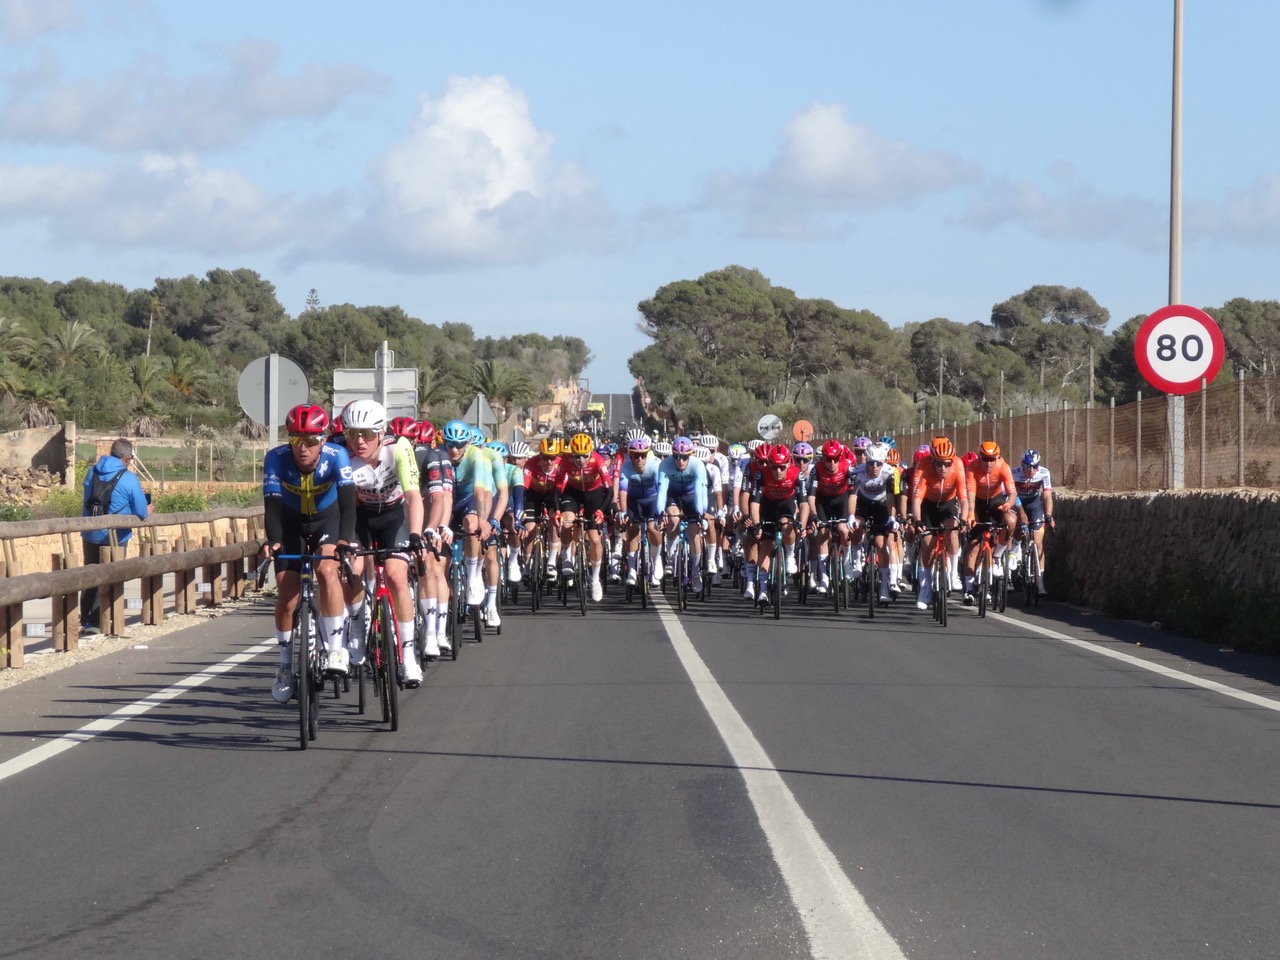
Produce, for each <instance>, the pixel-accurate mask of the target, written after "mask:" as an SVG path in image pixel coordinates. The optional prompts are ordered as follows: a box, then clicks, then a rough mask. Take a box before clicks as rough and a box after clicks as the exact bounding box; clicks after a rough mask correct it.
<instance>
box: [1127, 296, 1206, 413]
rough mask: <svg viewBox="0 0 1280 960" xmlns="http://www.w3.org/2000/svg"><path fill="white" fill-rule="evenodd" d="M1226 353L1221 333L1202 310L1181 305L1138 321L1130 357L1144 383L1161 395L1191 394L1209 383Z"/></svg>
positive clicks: (1173, 305)
mask: <svg viewBox="0 0 1280 960" xmlns="http://www.w3.org/2000/svg"><path fill="white" fill-rule="evenodd" d="M1225 353H1226V349H1225V344H1224V343H1223V340H1222V331H1221V330H1219V329H1218V325H1217V324H1216V323H1215V322H1214V320H1213V317H1211V316H1209V315H1208V314H1207V313H1205V312H1204V311H1203V310H1198V309H1196V308H1195V307H1188V306H1185V305H1183V304H1177V303H1175V304H1171V305H1170V306H1167V307H1161V308H1160V309H1159V310H1157V311H1155V313H1153V314H1151V315H1150V316H1148V317H1147V319H1146V320H1144V321H1142V326H1140V327H1139V328H1138V335H1137V336H1136V337H1135V338H1134V341H1133V357H1134V360H1136V361H1137V364H1138V369H1139V370H1140V371H1141V372H1142V375H1143V376H1144V377H1145V378H1146V380H1147V383H1149V384H1151V385H1152V386H1153V387H1155V388H1156V389H1157V390H1163V391H1164V392H1165V393H1174V394H1181V393H1191V392H1192V391H1194V390H1198V389H1200V380H1201V379H1202V378H1203V379H1204V381H1205V383H1212V382H1213V378H1214V377H1216V376H1217V375H1218V371H1219V370H1220V369H1221V368H1222V358H1223V356H1224V354H1225Z"/></svg>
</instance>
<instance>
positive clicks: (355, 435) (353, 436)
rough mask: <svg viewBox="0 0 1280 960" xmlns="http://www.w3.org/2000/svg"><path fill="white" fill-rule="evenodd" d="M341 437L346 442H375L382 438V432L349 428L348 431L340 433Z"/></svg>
mask: <svg viewBox="0 0 1280 960" xmlns="http://www.w3.org/2000/svg"><path fill="white" fill-rule="evenodd" d="M342 435H343V436H344V437H346V438H347V439H348V440H377V439H378V438H379V437H381V436H382V431H381V430H369V429H365V428H361V429H358V430H357V429H356V428H355V427H349V428H348V429H346V430H343V431H342Z"/></svg>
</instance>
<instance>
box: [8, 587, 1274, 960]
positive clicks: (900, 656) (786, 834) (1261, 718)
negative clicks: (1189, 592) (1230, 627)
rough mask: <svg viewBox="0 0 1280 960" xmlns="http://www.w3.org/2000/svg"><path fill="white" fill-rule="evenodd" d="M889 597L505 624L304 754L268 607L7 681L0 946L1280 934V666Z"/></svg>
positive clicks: (54, 954)
mask: <svg viewBox="0 0 1280 960" xmlns="http://www.w3.org/2000/svg"><path fill="white" fill-rule="evenodd" d="M905 607H906V604H899V605H898V606H897V607H895V608H894V609H892V610H889V611H885V612H883V613H882V615H881V616H880V617H878V618H877V619H876V620H875V622H874V624H873V625H872V624H868V623H867V622H866V620H865V618H864V616H863V615H855V614H853V613H850V614H848V615H846V616H843V617H840V618H837V617H836V616H835V615H834V614H832V613H830V612H829V611H828V609H827V608H826V607H825V606H818V605H816V604H815V605H812V606H810V607H808V608H800V607H798V606H795V605H791V606H788V607H787V608H786V610H785V615H786V616H785V619H784V620H783V621H782V622H781V623H780V624H777V623H775V622H774V621H773V620H772V619H767V618H763V617H759V616H755V615H753V614H751V613H750V612H749V611H747V610H746V609H745V608H744V606H743V605H742V604H741V603H740V602H739V601H736V600H734V599H731V598H730V597H729V596H728V595H727V592H721V593H720V594H718V595H717V596H716V597H714V598H713V599H711V600H710V601H708V602H706V603H704V604H695V606H694V608H693V609H692V610H691V611H690V612H689V613H687V614H682V615H679V616H676V615H675V614H674V613H671V612H670V611H669V608H664V610H662V611H655V610H653V609H650V610H649V611H646V612H642V611H640V610H638V609H634V608H632V607H629V606H628V605H626V604H625V603H624V602H622V600H621V599H620V598H619V597H618V596H617V595H616V593H611V594H610V595H608V596H606V599H605V601H604V602H603V603H602V604H600V605H598V606H595V607H593V608H592V609H591V611H590V615H589V616H588V617H587V618H585V619H584V618H582V617H580V616H578V615H576V614H574V613H572V612H559V611H557V610H556V609H555V608H554V607H551V608H544V611H543V612H542V613H540V614H538V615H537V616H534V615H532V614H530V613H528V612H527V611H524V610H521V611H515V612H509V613H508V616H507V618H506V622H505V624H504V629H503V633H502V635H501V636H494V635H490V636H489V637H488V638H487V639H486V640H485V642H484V643H482V644H479V645H476V644H469V645H468V646H467V647H466V649H465V650H464V651H463V655H462V656H461V657H460V659H459V661H458V662H457V663H441V664H435V665H433V666H432V668H431V669H430V670H429V671H428V681H427V683H426V685H425V686H424V687H423V688H422V689H421V690H418V691H411V692H407V693H406V694H404V696H403V699H402V703H403V705H404V720H403V723H402V728H401V730H400V731H399V732H397V733H391V732H389V731H387V730H385V729H383V727H382V725H381V724H377V723H375V722H373V721H372V720H371V719H368V718H364V717H359V716H357V715H356V712H355V707H354V704H353V703H352V702H350V699H351V698H347V699H344V700H342V701H326V702H324V703H323V704H322V706H323V707H324V710H323V713H322V717H321V730H320V737H319V739H318V740H317V741H316V742H315V744H314V745H313V747H312V749H309V750H307V751H305V752H303V751H299V750H297V749H296V741H295V732H296V722H295V715H294V714H293V713H292V712H291V711H290V710H289V709H288V708H284V707H280V706H277V705H276V704H274V703H272V702H271V701H270V698H269V696H268V694H267V689H268V687H269V685H270V681H271V677H272V673H273V666H274V661H275V652H274V650H273V649H271V644H270V641H268V639H267V638H268V637H269V636H270V631H271V627H270V619H269V614H268V610H267V608H266V607H265V606H263V605H260V606H259V607H256V608H252V609H249V610H244V611H238V612H233V613H230V614H227V615H225V616H223V617H221V618H219V619H217V620H214V621H210V622H208V623H206V624H202V625H201V626H198V627H194V628H191V629H187V630H184V631H181V632H178V633H174V634H171V635H169V636H167V637H164V638H161V639H159V640H155V641H152V642H150V643H149V644H148V645H147V649H144V650H125V651H123V652H121V653H119V654H115V655H110V656H107V657H103V658H100V659H98V660H94V661H90V662H86V663H82V664H78V665H75V666H73V667H70V668H68V669H66V670H63V671H59V672H58V673H56V674H53V675H50V676H49V677H47V678H45V679H43V680H40V681H33V682H28V683H25V684H21V685H19V686H16V687H14V688H12V689H10V690H7V691H4V692H2V693H0V731H2V732H3V737H0V778H2V779H0V801H2V802H3V808H4V810H5V813H6V822H7V824H8V829H7V830H6V831H5V838H4V857H3V861H2V864H3V865H2V866H0V877H2V882H3V889H4V891H5V894H4V900H5V909H4V910H3V911H0V957H39V958H42V960H44V958H59V957H67V958H71V957H76V958H81V957H84V956H92V957H130V958H147V957H157V958H159V957H163V958H166V960H167V958H174V957H237V956H246V957H248V956H253V957H272V958H274V957H280V958H303V957H338V956H342V957H351V956H358V955H369V956H379V957H415V958H416V957H424V956H439V957H450V958H457V960H463V958H508V957H509V958H555V960H561V958H603V957H617V958H666V957H691V958H719V957H724V958H756V957H810V956H829V957H874V958H890V957H901V956H906V957H913V958H928V960H955V958H959V957H983V958H1010V960H1022V958H1027V957H1049V958H1080V960H1097V958H1146V957H1150V958H1160V960H1172V958H1184V957H1185V958H1192V957H1194V958H1206V957H1213V958H1233V960H1241V958H1252V957H1258V958H1262V957H1266V958H1270V957H1272V956H1274V954H1275V945H1276V944H1277V943H1280V914H1278V912H1277V911H1276V910H1275V909H1274V905H1273V901H1274V884H1275V881H1276V877H1277V871H1276V863H1277V840H1278V839H1280V789H1278V787H1280V776H1278V775H1277V773H1276V768H1277V765H1276V764H1275V762H1274V750H1275V744H1276V742H1277V732H1278V730H1280V714H1277V712H1276V711H1277V709H1278V708H1280V690H1277V688H1276V687H1275V686H1274V685H1273V684H1272V682H1271V680H1272V679H1273V678H1272V677H1270V676H1263V675H1262V674H1258V675H1254V676H1246V675H1243V674H1241V675H1233V674H1230V673H1227V672H1225V671H1223V670H1222V669H1220V668H1217V667H1214V666H1213V665H1211V664H1200V663H1195V662H1192V661H1188V660H1184V659H1182V658H1181V657H1179V656H1177V655H1174V654H1172V653H1166V652H1162V651H1160V650H1158V649H1154V648H1151V647H1145V646H1144V647H1138V646H1135V645H1134V644H1133V643H1132V642H1129V641H1130V640H1132V637H1126V636H1124V634H1125V632H1126V631H1130V632H1132V630H1133V628H1132V627H1129V626H1127V625H1113V624H1106V623H1104V622H1102V621H1101V618H1087V617H1082V616H1080V615H1079V614H1078V613H1076V612H1072V611H1059V612H1055V608H1054V607H1052V606H1050V607H1048V608H1047V609H1045V610H1044V611H1043V612H1041V613H1032V614H1030V615H1029V616H1028V617H1026V620H1028V621H1030V622H1032V623H1034V624H1036V625H1039V626H1041V627H1047V628H1049V630H1050V631H1051V632H1052V633H1053V634H1055V635H1053V636H1051V635H1045V634H1043V633H1036V632H1033V631H1031V630H1028V629H1025V628H1024V627H1022V626H1020V625H1019V623H1018V621H1019V620H1021V619H1022V616H1021V614H1020V613H1019V612H1015V611H1011V614H1010V616H1009V617H1008V618H1006V619H995V618H988V619H987V620H985V621H980V620H978V619H977V617H976V616H975V615H974V613H973V612H972V611H962V610H957V611H956V612H955V614H954V615H953V617H952V619H951V623H950V625H949V626H948V627H947V628H946V629H945V630H944V629H940V628H938V627H936V626H935V625H934V624H933V623H932V622H931V621H930V620H929V619H928V617H926V616H924V615H918V614H917V613H916V612H915V610H914V609H910V610H908V609H905ZM570 610H572V608H570ZM1072 640H1075V641H1076V642H1071V641H1072ZM264 641H266V642H264ZM254 651H261V652H257V653H255V652H254ZM1117 656H1119V657H1122V658H1126V659H1117ZM235 657H238V658H239V660H238V661H233V662H228V660H229V658H235ZM1239 662H1241V663H1243V662H1244V661H1239ZM211 668H212V669H211ZM1152 668H1154V669H1152ZM1154 670H1161V671H1163V672H1154ZM1263 672H1265V669H1264V671H1263ZM1196 676H1198V677H1206V678H1208V679H1207V680H1206V681H1205V683H1207V684H1208V686H1205V685H1197V684H1196V683H1194V682H1193V678H1194V677H1196ZM190 677H197V678H198V679H197V680H186V678H190ZM184 682H185V683H187V684H188V685H187V686H185V687H181V686H180V687H178V688H176V689H174V687H175V685H178V684H182V683H184ZM1214 684H1222V685H1224V689H1223V690H1219V689H1215V688H1214ZM1237 690H1238V691H1243V692H1242V693H1240V694H1238V695H1234V696H1233V695H1230V694H1231V693H1232V691H1237ZM162 691H168V692H166V693H164V695H163V696H160V697H157V696H156V695H157V694H160V693H161V692H162ZM147 697H152V700H150V701H147V703H146V704H143V706H141V707H133V708H132V709H130V705H133V704H137V703H139V701H142V700H143V699H144V698H147ZM1242 698H1243V699H1242ZM122 709H123V710H126V713H124V714H117V715H116V716H115V717H114V718H113V719H111V720H110V722H108V723H99V724H97V725H96V726H95V727H86V725H87V724H90V723H91V722H93V721H95V720H99V719H100V718H107V717H110V715H112V714H113V713H115V712H116V711H120V710H122ZM144 709H145V712H143V710H144ZM75 731H82V732H81V733H80V735H79V736H78V737H77V738H75V739H74V740H71V741H67V740H59V738H60V737H62V736H63V735H65V734H69V733H73V732H75ZM51 744H52V745H57V746H54V747H51V746H50V745H51ZM56 749H61V750H62V752H54V751H55V750H56ZM33 751H43V752H33Z"/></svg>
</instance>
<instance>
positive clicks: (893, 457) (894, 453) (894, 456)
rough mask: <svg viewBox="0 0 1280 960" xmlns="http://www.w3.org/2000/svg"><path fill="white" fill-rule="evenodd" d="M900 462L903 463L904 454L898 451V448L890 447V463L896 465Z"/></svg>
mask: <svg viewBox="0 0 1280 960" xmlns="http://www.w3.org/2000/svg"><path fill="white" fill-rule="evenodd" d="M900 463H902V456H901V455H900V454H899V453H898V448H897V447H890V448H889V465H890V466H892V467H896V466H897V465H898V464H900Z"/></svg>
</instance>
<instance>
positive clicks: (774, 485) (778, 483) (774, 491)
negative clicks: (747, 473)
mask: <svg viewBox="0 0 1280 960" xmlns="http://www.w3.org/2000/svg"><path fill="white" fill-rule="evenodd" d="M808 495H809V490H808V487H807V485H806V484H805V479H804V475H803V474H802V473H801V472H800V468H799V467H797V466H796V465H795V464H794V463H791V464H789V465H788V466H787V472H786V473H784V474H783V475H782V476H778V475H777V473H775V472H774V471H773V470H772V469H769V468H765V469H763V470H761V471H760V478H759V480H758V482H757V484H756V489H755V494H754V496H753V497H752V499H753V500H755V501H756V503H759V502H760V501H761V500H777V501H779V502H781V501H783V500H803V499H805V498H806V497H807V496H808Z"/></svg>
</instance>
